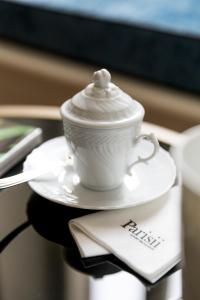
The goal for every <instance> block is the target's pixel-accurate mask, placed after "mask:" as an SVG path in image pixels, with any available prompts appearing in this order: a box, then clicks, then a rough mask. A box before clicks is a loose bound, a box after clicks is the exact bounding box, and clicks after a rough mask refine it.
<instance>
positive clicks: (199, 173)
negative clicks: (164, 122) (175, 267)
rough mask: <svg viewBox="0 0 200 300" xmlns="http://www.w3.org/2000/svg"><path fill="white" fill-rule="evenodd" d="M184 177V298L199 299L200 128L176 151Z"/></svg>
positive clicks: (185, 135) (193, 130)
mask: <svg viewBox="0 0 200 300" xmlns="http://www.w3.org/2000/svg"><path fill="white" fill-rule="evenodd" d="M175 155H176V160H177V162H178V166H179V168H180V170H181V175H182V221H183V222H182V224H183V299H186V300H191V299H200V285H199V277H200V263H199V261H200V125H199V126H195V127H193V128H191V129H188V130H187V131H186V132H184V133H183V140H182V143H181V145H179V146H177V148H176V149H175Z"/></svg>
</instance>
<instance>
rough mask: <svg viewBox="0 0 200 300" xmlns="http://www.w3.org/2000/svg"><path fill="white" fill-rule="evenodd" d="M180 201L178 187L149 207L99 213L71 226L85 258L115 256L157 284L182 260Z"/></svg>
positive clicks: (76, 220) (72, 222) (74, 221)
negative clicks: (109, 254) (105, 255)
mask: <svg viewBox="0 0 200 300" xmlns="http://www.w3.org/2000/svg"><path fill="white" fill-rule="evenodd" d="M180 202H181V201H180V191H179V188H178V187H174V188H172V189H171V190H170V191H169V192H168V193H167V194H166V195H164V196H162V197H161V198H159V199H157V200H154V201H152V202H151V203H148V204H146V205H141V206H137V207H132V208H126V209H121V210H112V211H102V212H97V213H94V214H90V215H87V216H83V217H80V218H77V219H74V220H71V221H70V222H69V227H70V230H71V232H72V235H73V237H74V239H75V241H76V243H77V246H78V248H79V251H80V254H81V256H82V257H91V256H96V255H104V254H108V253H113V254H114V255H115V256H117V257H118V258H119V259H120V260H122V261H123V262H124V263H126V264H127V265H128V266H129V267H130V268H132V269H133V270H134V271H135V272H137V273H138V274H140V275H141V276H143V277H144V278H146V279H147V280H149V281H150V282H152V283H153V282H155V281H157V280H158V279H159V278H160V277H162V276H163V275H164V274H165V273H166V272H167V271H168V270H170V269H171V268H172V267H173V266H174V265H176V264H177V263H178V262H179V261H180V259H181V238H180V237H181V208H180Z"/></svg>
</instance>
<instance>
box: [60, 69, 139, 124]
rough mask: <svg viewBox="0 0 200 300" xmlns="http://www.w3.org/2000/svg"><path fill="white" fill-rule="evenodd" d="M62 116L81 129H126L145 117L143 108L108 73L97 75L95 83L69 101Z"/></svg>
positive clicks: (95, 73) (94, 76) (64, 105)
mask: <svg viewBox="0 0 200 300" xmlns="http://www.w3.org/2000/svg"><path fill="white" fill-rule="evenodd" d="M61 114H62V115H63V116H64V117H65V118H67V119H68V120H69V121H71V122H73V123H78V124H79V125H80V126H84V125H85V126H95V127H97V126H99V127H113V126H120V125H125V124H127V123H129V122H131V121H133V119H134V120H135V119H137V118H141V115H142V117H143V115H144V108H143V106H142V105H141V104H140V103H138V102H137V101H135V100H134V99H132V98H131V97H130V96H129V95H128V94H126V93H124V92H123V91H122V90H121V89H120V88H119V87H117V86H116V85H115V84H113V83H112V82H111V75H110V73H109V72H108V71H107V70H106V69H101V70H99V71H96V72H94V74H93V83H90V84H89V85H88V86H87V87H86V88H85V89H84V90H82V91H80V92H79V93H78V94H76V95H75V96H73V97H72V98H71V99H70V100H68V101H66V102H65V103H64V104H63V105H62V107H61Z"/></svg>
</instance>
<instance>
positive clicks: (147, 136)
mask: <svg viewBox="0 0 200 300" xmlns="http://www.w3.org/2000/svg"><path fill="white" fill-rule="evenodd" d="M141 139H146V140H148V141H150V142H151V143H152V144H153V145H154V149H153V151H152V153H151V154H150V155H149V156H147V157H141V156H140V155H139V156H138V160H137V161H135V162H134V163H132V164H131V165H130V166H128V173H129V174H130V175H131V170H132V167H133V166H134V165H136V164H138V163H140V162H146V161H148V160H150V159H151V158H153V157H154V156H155V155H156V153H157V152H158V150H159V142H158V139H157V137H156V136H155V135H154V133H150V134H141V135H139V136H138V137H137V138H136V140H135V143H136V144H137V143H138V142H139V141H140V140H141Z"/></svg>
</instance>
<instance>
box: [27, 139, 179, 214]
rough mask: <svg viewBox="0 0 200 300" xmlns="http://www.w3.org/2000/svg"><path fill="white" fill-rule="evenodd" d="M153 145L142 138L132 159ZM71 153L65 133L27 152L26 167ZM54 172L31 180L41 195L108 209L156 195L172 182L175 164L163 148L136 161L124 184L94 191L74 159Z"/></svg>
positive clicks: (56, 159)
mask: <svg viewBox="0 0 200 300" xmlns="http://www.w3.org/2000/svg"><path fill="white" fill-rule="evenodd" d="M151 147H152V145H151V143H149V142H148V141H145V140H143V141H142V142H141V143H140V144H138V145H137V146H136V147H135V148H134V154H133V155H132V157H131V159H130V162H134V161H136V160H137V157H138V154H140V155H145V154H148V153H150V152H151V149H152V148H151ZM68 153H69V148H68V145H67V143H66V141H65V138H64V137H58V138H54V139H52V140H49V141H47V142H45V143H43V144H42V145H41V146H39V147H38V148H36V149H35V150H33V151H32V153H31V154H30V155H28V156H27V158H26V161H25V163H24V171H28V170H32V169H37V168H41V167H42V168H43V167H45V166H46V165H49V164H51V163H56V162H57V161H58V162H60V161H64V160H66V157H67V154H68ZM55 173H56V174H50V175H46V176H42V177H40V178H38V179H35V180H33V181H31V182H29V185H30V187H31V188H32V189H33V190H34V191H35V192H36V193H38V194H39V195H41V196H42V197H44V198H47V199H49V200H51V201H54V202H57V203H60V204H63V205H67V206H72V207H77V208H84V209H94V210H96V209H98V210H99V209H100V210H106V209H119V208H125V207H132V206H136V205H140V204H143V203H147V202H149V201H152V200H155V199H157V198H158V197H160V196H162V195H163V194H165V193H166V192H167V191H168V190H169V189H170V187H171V186H172V185H173V183H174V181H175V177H176V168H175V164H174V162H173V160H172V158H171V156H170V155H169V154H168V152H167V151H165V150H164V149H162V148H160V149H159V152H158V153H157V154H156V156H155V157H154V158H152V159H151V160H150V161H149V162H148V163H138V164H135V166H134V167H133V169H132V175H131V176H129V175H126V176H125V177H124V182H123V184H122V186H120V187H119V188H117V189H114V190H111V191H106V192H97V191H92V190H90V189H87V188H85V187H84V186H82V185H81V184H80V182H79V177H78V175H77V174H76V173H75V171H74V168H73V159H72V160H70V159H69V160H68V163H67V166H65V167H60V168H59V170H58V169H57V170H56V172H55Z"/></svg>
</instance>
